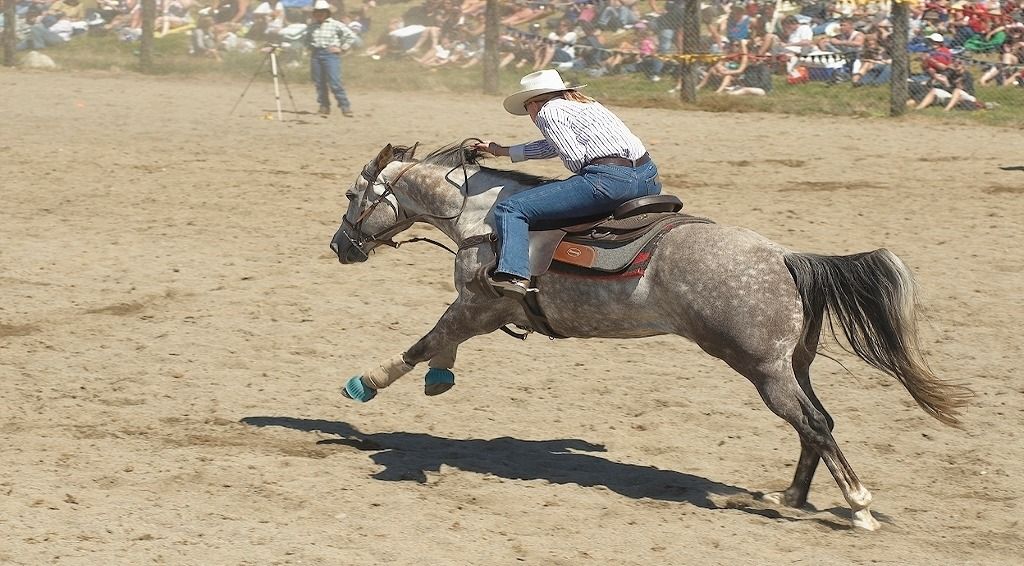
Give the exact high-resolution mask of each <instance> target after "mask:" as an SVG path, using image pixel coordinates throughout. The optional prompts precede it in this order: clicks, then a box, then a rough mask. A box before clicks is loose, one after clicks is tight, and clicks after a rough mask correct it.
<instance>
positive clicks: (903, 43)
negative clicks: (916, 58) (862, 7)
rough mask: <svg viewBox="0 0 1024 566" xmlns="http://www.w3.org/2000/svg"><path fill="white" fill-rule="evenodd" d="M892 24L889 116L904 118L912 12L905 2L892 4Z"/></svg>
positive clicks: (907, 94)
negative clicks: (908, 43)
mask: <svg viewBox="0 0 1024 566" xmlns="http://www.w3.org/2000/svg"><path fill="white" fill-rule="evenodd" d="M889 21H890V22H892V53H890V55H891V56H892V78H890V79H889V88H890V90H889V115H890V116H902V115H903V114H904V113H905V112H906V111H907V99H908V98H910V89H909V88H908V87H907V79H908V78H910V54H909V53H907V42H908V41H909V36H910V10H909V9H908V8H907V3H906V1H905V0H903V1H899V2H896V1H894V2H893V3H892V10H891V12H890V13H889Z"/></svg>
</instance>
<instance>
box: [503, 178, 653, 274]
mask: <svg viewBox="0 0 1024 566" xmlns="http://www.w3.org/2000/svg"><path fill="white" fill-rule="evenodd" d="M660 192H661V178H660V177H658V168H657V166H655V165H654V162H653V161H648V162H647V163H645V164H643V165H640V166H638V167H622V166H620V165H588V166H586V167H584V168H583V170H581V171H580V173H579V174H578V175H573V176H572V177H569V178H568V179H564V180H561V181H554V182H552V183H546V184H544V185H540V186H537V187H534V188H532V189H527V190H525V191H523V192H521V193H518V194H515V195H512V196H511V197H509V198H507V199H505V200H503V201H501V202H499V203H498V204H497V206H495V207H494V224H495V228H496V230H497V233H498V246H499V250H498V268H497V269H496V270H495V271H496V272H497V273H504V274H506V275H512V276H515V277H519V278H522V279H529V278H530V236H529V231H530V224H531V223H534V222H538V221H543V220H565V221H566V222H571V221H572V220H573V219H577V218H578V219H582V218H586V217H592V216H596V215H598V214H603V213H610V212H611V211H612V210H615V207H617V206H619V205H620V204H622V203H624V202H626V201H627V200H631V199H635V198H640V197H645V196H649V195H656V194H658V193H660Z"/></svg>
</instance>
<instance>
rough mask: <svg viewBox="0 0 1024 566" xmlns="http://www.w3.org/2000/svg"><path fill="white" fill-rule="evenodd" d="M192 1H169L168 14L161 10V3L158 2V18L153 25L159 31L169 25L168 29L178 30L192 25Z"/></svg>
mask: <svg viewBox="0 0 1024 566" xmlns="http://www.w3.org/2000/svg"><path fill="white" fill-rule="evenodd" d="M191 6H192V0H168V4H167V12H163V11H161V10H160V9H159V7H160V2H157V16H156V20H155V21H154V23H153V25H154V26H155V28H156V29H157V30H158V31H159V30H162V29H163V27H164V23H165V22H166V23H167V29H168V30H172V29H177V28H181V27H185V26H187V25H191V24H192V17H191V16H190V15H189V8H190V7H191Z"/></svg>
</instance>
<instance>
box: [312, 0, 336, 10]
mask: <svg viewBox="0 0 1024 566" xmlns="http://www.w3.org/2000/svg"><path fill="white" fill-rule="evenodd" d="M313 9H314V10H327V11H333V10H334V6H331V3H330V2H328V1H327V0H316V2H314V3H313Z"/></svg>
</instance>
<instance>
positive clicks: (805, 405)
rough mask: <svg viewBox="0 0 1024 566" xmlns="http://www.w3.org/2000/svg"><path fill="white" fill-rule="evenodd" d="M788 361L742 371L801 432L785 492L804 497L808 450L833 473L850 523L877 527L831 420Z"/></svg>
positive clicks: (810, 465)
mask: <svg viewBox="0 0 1024 566" xmlns="http://www.w3.org/2000/svg"><path fill="white" fill-rule="evenodd" d="M787 362H788V360H779V361H778V362H777V363H773V364H771V365H770V366H762V367H758V368H753V369H748V370H747V371H743V372H742V373H743V374H744V375H745V376H746V377H747V378H748V379H750V381H751V382H753V384H754V386H755V387H757V391H758V393H760V394H761V398H762V399H764V402H765V404H766V405H768V408H769V409H771V410H772V412H774V413H775V414H776V415H779V416H780V417H782V418H783V419H785V420H786V422H788V423H789V424H790V425H792V426H793V428H795V429H796V431H797V434H799V435H800V445H801V452H800V463H799V464H798V465H797V477H795V478H794V485H793V486H790V489H789V490H787V491H790V490H792V492H791V493H792V494H793V495H794V496H796V497H799V496H800V495H801V492H803V496H804V497H806V489H805V488H804V487H803V484H804V482H807V483H808V484H809V483H810V478H811V477H812V476H813V474H814V467H815V466H816V465H817V458H816V457H813V456H811V453H812V451H814V452H817V454H818V455H820V456H821V459H822V460H824V461H825V465H826V466H828V469H829V471H830V472H832V477H833V478H835V480H836V483H837V484H838V485H839V489H840V490H842V492H843V497H845V498H846V501H847V503H849V504H850V508H851V509H852V510H853V526H854V527H857V528H861V529H866V530H869V531H873V530H876V529H878V528H879V527H880V525H879V524H878V521H876V520H875V518H874V517H873V516H872V515H871V510H870V509H869V506H870V505H871V493H870V492H869V491H868V490H867V488H865V487H864V485H863V484H861V483H860V480H859V479H858V478H857V474H856V473H855V472H854V471H853V468H851V467H850V463H849V462H847V461H846V458H845V457H844V456H843V453H842V452H841V451H840V450H839V446H837V445H836V441H835V439H834V438H833V437H832V432H831V430H830V424H831V419H829V418H827V417H826V413H824V412H823V411H821V410H819V408H818V407H817V406H815V405H820V403H814V402H813V401H811V397H810V396H808V395H807V394H806V393H805V392H804V388H803V387H801V385H800V383H799V382H798V381H797V376H796V373H795V372H794V369H793V368H792V367H791V366H790V364H789V363H787ZM808 383H809V382H808Z"/></svg>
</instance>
